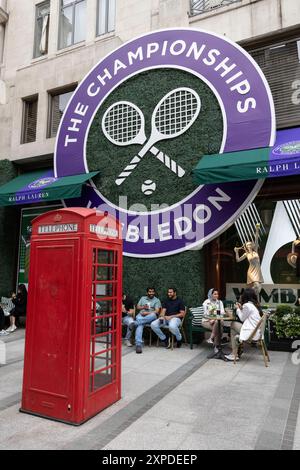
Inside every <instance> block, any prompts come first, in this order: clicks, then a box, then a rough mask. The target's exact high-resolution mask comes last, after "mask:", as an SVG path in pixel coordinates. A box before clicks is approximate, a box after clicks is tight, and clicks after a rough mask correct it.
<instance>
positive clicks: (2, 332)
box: [0, 330, 9, 336]
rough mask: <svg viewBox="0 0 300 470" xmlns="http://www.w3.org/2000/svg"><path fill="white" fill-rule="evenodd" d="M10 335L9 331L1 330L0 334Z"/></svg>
mask: <svg viewBox="0 0 300 470" xmlns="http://www.w3.org/2000/svg"><path fill="white" fill-rule="evenodd" d="M7 335H9V331H5V330H1V331H0V336H7Z"/></svg>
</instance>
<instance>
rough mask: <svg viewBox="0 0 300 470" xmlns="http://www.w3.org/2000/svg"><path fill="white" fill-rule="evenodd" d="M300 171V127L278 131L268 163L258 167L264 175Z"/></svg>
mask: <svg viewBox="0 0 300 470" xmlns="http://www.w3.org/2000/svg"><path fill="white" fill-rule="evenodd" d="M299 172H300V127H294V128H293V129H284V130H281V131H278V132H277V136H276V144H275V146H274V148H273V149H271V151H270V156H269V162H268V165H261V166H257V167H256V174H257V175H258V177H261V176H259V175H263V176H266V177H267V176H270V177H271V176H272V177H275V176H292V175H299Z"/></svg>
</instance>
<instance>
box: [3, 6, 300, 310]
mask: <svg viewBox="0 0 300 470" xmlns="http://www.w3.org/2000/svg"><path fill="white" fill-rule="evenodd" d="M178 27H180V28H187V29H188V28H195V29H200V30H204V31H211V32H212V33H217V34H219V35H222V36H224V37H225V38H228V39H230V40H232V41H234V42H237V43H238V44H240V45H241V46H242V47H243V48H244V49H246V50H247V51H248V52H250V54H251V55H252V57H253V58H254V59H255V60H256V62H257V63H258V64H259V66H260V67H261V69H262V70H263V72H264V73H265V76H266V78H267V80H268V82H269V85H270V88H271V92H272V94H273V98H274V102H275V111H276V121H277V129H278V130H285V129H295V128H297V127H299V126H300V9H299V5H298V2H295V1H294V0H228V1H221V0H208V1H202V0H198V1H196V0H141V1H137V0H127V1H125V0H45V1H40V0H22V1H20V0H0V183H1V184H4V183H5V182H7V181H9V180H11V179H12V178H13V177H14V176H17V175H19V174H23V173H26V172H31V171H34V170H42V169H47V168H52V167H53V158H54V151H55V143H56V137H57V133H58V129H59V124H60V120H61V117H62V115H63V113H64V110H65V108H66V106H67V103H68V102H69V100H70V98H71V96H72V94H73V92H74V90H75V89H76V87H77V86H78V84H80V83H81V81H82V80H83V78H84V77H85V76H86V75H87V74H88V72H89V71H90V70H91V69H92V68H93V67H94V66H95V64H97V63H98V62H99V60H100V59H102V58H103V57H105V56H106V55H108V54H109V53H111V52H112V51H114V50H115V49H116V48H118V47H120V46H121V45H122V44H124V43H126V42H127V41H130V40H132V39H133V38H134V37H137V36H140V35H143V34H147V33H149V32H151V31H155V30H160V29H166V28H178ZM177 79H178V80H179V77H177V78H176V77H175V75H174V83H176V80H177ZM161 80H162V83H163V81H164V80H167V79H166V78H165V77H163V76H162V77H161ZM138 90H139V93H142V89H141V88H138ZM202 92H203V93H204V94H205V90H203V91H202ZM132 93H133V94H134V90H133V91H132ZM208 100H210V98H209V97H208ZM209 102H210V103H211V106H210V107H209V108H210V109H209V110H208V113H209V112H210V113H211V118H210V120H209V122H210V123H212V122H214V119H215V118H214V108H213V99H212V98H211V101H209ZM215 129H216V131H215V132H214V135H212V134H210V132H211V129H206V128H205V127H204V128H203V132H205V133H207V135H208V136H209V142H210V145H211V147H212V150H211V151H209V149H210V147H209V146H208V150H207V152H208V153H214V152H215V153H217V150H214V142H215V146H216V148H217V147H218V143H217V141H218V139H219V138H220V136H219V135H218V123H217V121H216V128H215ZM96 131H97V130H96V129H95V130H93V129H92V132H94V134H95V135H94V137H93V138H91V141H90V142H89V146H90V153H91V155H94V157H92V156H91V157H90V159H91V161H90V165H89V168H90V171H93V170H97V169H99V168H98V167H97V156H96V148H97V136H96V133H97V132H96ZM298 140H299V141H300V136H299V139H298ZM93 152H94V153H93ZM174 152H175V150H174ZM204 153H205V152H204ZM107 166H109V165H107ZM157 171H159V170H157ZM146 172H147V169H146V168H145V173H146ZM104 176H105V173H104ZM104 176H103V177H102V179H100V180H99V181H98V183H97V184H98V185H99V187H103V188H104V190H105V191H107V194H110V193H109V188H106V187H105V185H106V181H105V178H104ZM145 178H146V176H145ZM298 185H299V179H298V177H297V176H292V177H291V178H290V179H289V180H288V182H286V181H285V179H284V178H280V179H278V180H277V179H276V181H275V179H274V182H273V180H272V181H271V180H269V181H267V182H266V183H265V184H264V186H263V188H262V190H261V192H260V195H258V199H257V201H258V202H257V203H255V204H256V206H255V209H253V210H254V211H256V210H257V211H258V216H257V219H256V218H255V217H254V219H255V221H256V222H257V221H258V220H259V218H260V222H261V225H262V226H263V227H264V230H265V231H266V234H269V233H270V231H271V228H272V221H273V220H274V214H275V213H276V210H277V212H278V211H279V210H280V207H281V206H278V204H277V202H278V201H285V202H286V201H289V200H290V201H297V198H298V196H297V186H298ZM275 187H276V190H275V189H274V188H275ZM279 187H280V188H281V189H280V191H278V188H279ZM173 191H174V192H177V191H179V189H178V188H177V187H175V186H174V187H173ZM135 192H136V187H130V188H128V189H127V196H128V197H129V199H130V197H131V201H132V202H131V203H132V204H133V203H134V194H135ZM167 192H170V191H169V190H168V191H167ZM110 196H111V197H113V195H111V194H110ZM145 200H146V199H145ZM266 201H267V202H266ZM141 202H144V201H143V200H141ZM168 202H169V201H168ZM59 204H61V202H60V201H59V200H58V201H55V202H52V203H51V204H50V206H51V207H52V206H55V207H56V206H58V205H59ZM282 204H283V202H282ZM291 204H296V202H295V203H294V202H293V203H291ZM48 206H49V204H48V205H47V204H45V203H44V204H42V205H41V204H39V205H34V204H31V205H30V206H26V207H25V206H24V207H23V206H18V207H17V206H16V207H9V208H2V209H1V212H0V217H1V219H0V220H1V223H0V226H1V227H0V252H1V256H2V259H3V263H2V265H1V267H0V294H3V295H6V294H7V291H8V290H11V289H13V288H14V285H15V283H16V282H20V281H26V276H25V272H26V269H27V268H28V266H26V263H27V261H26V260H27V258H26V250H27V245H28V238H27V239H26V236H27V235H28V236H29V232H30V230H29V228H28V227H29V225H30V220H31V219H32V217H33V216H34V214H37V213H39V211H40V210H41V207H43V208H44V209H43V210H45V209H46V208H48ZM286 207H288V204H286ZM293 207H294V206H293V205H291V208H290V209H289V210H287V212H286V213H287V218H288V219H287V220H290V221H291V220H292V221H291V222H290V223H291V224H292V222H293V220H294V219H295V220H294V225H295V224H297V221H298V213H297V214H296V216H295V217H294V219H291V217H290V216H289V214H291V213H292V208H293ZM295 207H296V206H295ZM270 214H271V215H270ZM254 219H253V220H254ZM238 224H239V223H236V224H233V225H232V227H231V229H229V231H227V232H225V234H224V235H222V236H218V237H216V239H215V240H214V241H211V242H210V243H209V244H208V245H206V246H205V248H204V249H202V250H187V251H183V252H182V253H179V254H176V255H172V256H164V257H161V258H160V257H155V258H148V259H146V260H145V259H143V258H142V257H126V258H125V263H124V286H125V290H127V291H129V292H130V293H131V294H132V295H133V296H136V297H138V296H139V295H140V294H142V293H143V289H144V288H145V287H147V286H148V285H152V284H154V285H155V286H156V287H157V289H158V291H159V293H162V292H164V291H165V289H166V288H167V287H168V286H169V285H177V286H178V287H179V288H180V295H181V296H182V297H184V298H185V300H186V302H187V304H188V305H195V304H198V303H200V302H202V300H203V298H204V296H205V290H206V289H207V287H209V286H210V287H211V286H212V285H217V286H218V287H219V288H220V289H221V290H222V294H223V297H224V296H225V295H227V296H232V293H233V292H235V293H237V290H238V289H239V288H240V287H239V285H240V284H242V283H243V281H244V278H245V271H246V267H245V265H242V263H241V265H238V266H237V265H236V263H235V258H234V253H233V247H234V246H235V244H239V243H241V242H242V243H244V242H245V241H247V240H246V239H247V237H248V238H249V236H250V237H251V236H252V235H253V233H252V232H253V227H252V225H253V223H252V225H251V224H250V225H249V227H248V226H246V224H245V223H244V224H243V225H242V227H243V230H242V229H241V222H240V225H238ZM247 227H248V228H247ZM230 230H231V232H230ZM297 230H298V227H297V225H296V226H295V230H294V232H295V237H297V236H299V233H298V232H297ZM26 234H27V235H26ZM293 236H294V235H293ZM287 238H288V239H289V237H287ZM288 241H289V242H290V239H289V240H288ZM282 243H283V242H282ZM263 244H264V246H263V249H264V253H265V250H268V240H267V238H266V239H264V241H263ZM279 245H280V244H279ZM280 248H282V246H278V249H280ZM270 253H271V252H270ZM273 255H274V253H273V254H272V259H273ZM284 256H285V252H284V253H283V254H281V255H280V261H279V265H278V267H272V269H271V267H269V266H268V267H266V268H265V271H264V272H265V277H266V275H268V276H269V278H268V279H267V282H266V283H267V284H268V286H272V284H274V285H280V283H282V284H283V285H285V286H286V285H287V284H291V285H293V286H294V287H295V286H297V284H298V281H299V280H298V278H297V276H296V272H295V270H294V271H293V268H291V270H292V271H291V272H290V271H287V273H286V275H285V277H284V278H283V277H282V278H280V276H279V275H277V273H278V272H279V271H280V272H282V269H283V268H282V266H283V264H282V263H283V261H282V257H284ZM269 257H271V254H270V255H269ZM271 261H272V260H270V262H269V264H270V265H271ZM284 266H285V265H284ZM272 270H273V271H274V273H275V274H274V273H273V274H271V271H272ZM269 271H270V272H269ZM187 273H189V276H187ZM269 274H270V275H269ZM272 280H273V283H272V282H271V281H272ZM299 286H300V285H299ZM295 288H296V287H295ZM234 289H235V290H234ZM268 289H269V290H268ZM268 289H267V288H266V290H265V292H264V296H265V299H264V300H266V302H267V300H268V298H269V300H270V299H271V293H270V292H272V289H273V288H268ZM270 289H271V291H270ZM274 292H275V291H274ZM294 292H295V291H294ZM276 295H278V293H276V292H275V293H274V294H273V297H274V296H276ZM281 300H282V299H281ZM270 301H272V299H271V300H270ZM275 301H276V299H275ZM275 301H274V302H275ZM275 303H276V302H275Z"/></svg>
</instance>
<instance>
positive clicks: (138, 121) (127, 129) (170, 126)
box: [102, 87, 201, 186]
mask: <svg viewBox="0 0 300 470" xmlns="http://www.w3.org/2000/svg"><path fill="white" fill-rule="evenodd" d="M200 109H201V100H200V97H199V95H198V94H197V93H196V92H195V91H194V90H192V89H191V88H186V87H181V88H175V89H174V90H172V91H170V92H169V93H167V94H166V95H165V96H164V97H163V98H162V99H161V100H160V101H159V103H158V104H157V106H156V107H155V109H154V111H153V114H152V119H151V125H152V130H151V135H150V138H149V139H147V137H146V134H145V118H144V114H143V112H142V111H141V110H140V108H138V107H137V106H136V105H135V104H133V103H130V102H129V101H118V102H117V103H114V104H113V105H112V106H110V107H109V108H108V109H107V110H106V112H105V113H104V115H103V118H102V131H103V133H104V135H105V137H106V138H107V139H108V140H109V141H110V142H112V143H113V144H115V145H119V146H127V145H133V144H141V145H143V147H142V149H141V150H140V151H139V153H138V154H137V155H135V156H134V157H133V158H132V159H131V161H130V163H129V164H128V165H127V166H126V167H125V168H124V170H123V171H122V173H120V174H119V176H118V178H117V179H116V181H115V182H116V184H117V185H118V186H119V185H121V184H122V183H123V182H124V181H125V179H126V178H128V176H129V175H131V173H132V172H133V170H134V169H135V168H136V167H137V166H138V164H139V163H140V161H141V160H142V158H143V157H144V156H145V155H146V153H147V152H148V151H150V152H151V153H152V154H153V155H154V156H155V157H156V158H157V159H158V160H160V161H161V162H162V163H163V164H164V165H165V166H166V167H167V168H169V169H170V170H171V171H172V172H173V173H175V174H176V175H177V176H178V177H179V178H181V177H182V176H183V175H184V174H185V171H184V169H183V168H182V167H181V166H180V165H178V164H177V163H176V162H175V161H174V160H172V159H171V158H170V157H169V156H168V155H166V154H165V153H163V152H161V151H160V150H159V149H158V148H157V147H155V144H156V143H157V142H159V141H161V140H166V139H173V138H175V137H178V136H180V135H182V134H184V133H185V132H186V131H187V130H188V129H189V128H190V127H191V126H192V125H193V124H194V122H195V120H196V119H197V117H198V115H199V112H200Z"/></svg>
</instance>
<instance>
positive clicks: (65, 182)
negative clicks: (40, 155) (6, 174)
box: [0, 170, 99, 206]
mask: <svg viewBox="0 0 300 470" xmlns="http://www.w3.org/2000/svg"><path fill="white" fill-rule="evenodd" d="M98 173H99V171H94V172H92V173H84V174H81V175H72V176H64V177H60V178H59V177H55V176H54V173H53V170H43V171H42V170H40V171H35V172H32V173H24V174H22V175H20V176H18V177H17V178H15V179H13V180H11V181H9V182H8V183H6V184H4V185H3V186H1V187H0V206H14V205H18V204H32V203H37V202H44V201H56V200H58V199H70V198H77V197H80V196H81V192H82V185H83V184H84V183H85V182H86V181H88V180H89V179H91V178H93V177H94V176H96V175H97V174H98Z"/></svg>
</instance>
